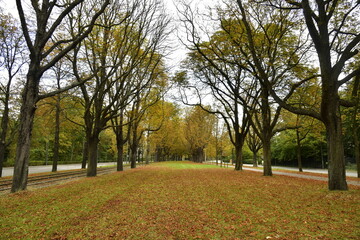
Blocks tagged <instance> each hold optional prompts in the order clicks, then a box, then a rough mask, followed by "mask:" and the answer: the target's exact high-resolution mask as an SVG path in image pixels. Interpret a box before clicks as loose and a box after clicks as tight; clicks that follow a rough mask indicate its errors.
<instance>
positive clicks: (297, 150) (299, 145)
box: [296, 128, 303, 172]
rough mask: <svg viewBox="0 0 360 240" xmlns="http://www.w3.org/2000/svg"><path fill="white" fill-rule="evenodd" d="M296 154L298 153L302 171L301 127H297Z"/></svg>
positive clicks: (299, 166) (299, 165)
mask: <svg viewBox="0 0 360 240" xmlns="http://www.w3.org/2000/svg"><path fill="white" fill-rule="evenodd" d="M296 155H297V161H298V168H299V172H302V171H303V169H302V161H301V140H300V133H299V129H298V128H297V129H296Z"/></svg>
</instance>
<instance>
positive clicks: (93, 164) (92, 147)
mask: <svg viewBox="0 0 360 240" xmlns="http://www.w3.org/2000/svg"><path fill="white" fill-rule="evenodd" d="M88 143H89V145H88V146H89V157H88V161H89V164H88V169H87V176H88V177H95V176H96V174H97V157H98V144H99V137H98V135H96V136H91V137H90V138H89V139H88Z"/></svg>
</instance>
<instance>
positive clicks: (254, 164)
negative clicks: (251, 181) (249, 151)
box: [253, 151, 258, 167]
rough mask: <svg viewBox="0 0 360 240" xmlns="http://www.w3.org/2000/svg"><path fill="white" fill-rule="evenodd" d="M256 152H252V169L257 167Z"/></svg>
mask: <svg viewBox="0 0 360 240" xmlns="http://www.w3.org/2000/svg"><path fill="white" fill-rule="evenodd" d="M257 161H258V160H257V152H256V151H254V152H253V167H258V162H257Z"/></svg>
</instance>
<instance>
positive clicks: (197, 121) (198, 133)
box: [185, 106, 215, 163]
mask: <svg viewBox="0 0 360 240" xmlns="http://www.w3.org/2000/svg"><path fill="white" fill-rule="evenodd" d="M214 117H215V116H214V115H212V114H210V113H208V112H207V111H204V110H203V109H202V108H201V107H199V106H195V107H192V109H190V111H189V112H188V114H187V116H186V118H185V128H186V132H185V139H186V140H187V142H188V145H189V151H190V155H191V160H192V161H194V162H199V163H202V162H203V161H205V151H204V149H205V147H206V146H207V145H208V143H209V141H210V139H211V135H212V132H213V131H212V130H213V128H214V126H215V118H214Z"/></svg>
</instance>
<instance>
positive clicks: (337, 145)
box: [325, 103, 348, 190]
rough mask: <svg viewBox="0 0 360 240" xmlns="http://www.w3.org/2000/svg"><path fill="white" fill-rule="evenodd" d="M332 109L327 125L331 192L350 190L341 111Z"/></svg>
mask: <svg viewBox="0 0 360 240" xmlns="http://www.w3.org/2000/svg"><path fill="white" fill-rule="evenodd" d="M330 104H331V103H330ZM330 109H333V108H332V107H331V108H329V112H328V116H329V118H328V121H327V123H326V124H325V127H326V134H327V147H328V164H329V165H328V172H329V174H328V176H329V190H348V186H347V183H346V171H345V157H344V144H343V136H342V128H341V118H340V109H339V108H338V113H336V112H334V111H331V110H330Z"/></svg>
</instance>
